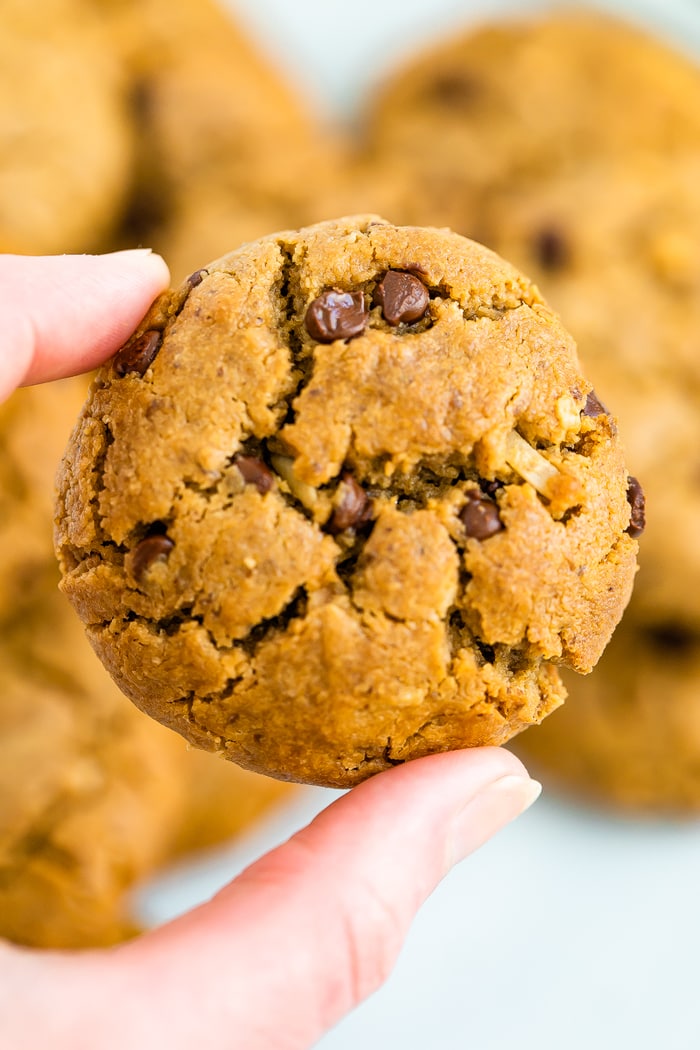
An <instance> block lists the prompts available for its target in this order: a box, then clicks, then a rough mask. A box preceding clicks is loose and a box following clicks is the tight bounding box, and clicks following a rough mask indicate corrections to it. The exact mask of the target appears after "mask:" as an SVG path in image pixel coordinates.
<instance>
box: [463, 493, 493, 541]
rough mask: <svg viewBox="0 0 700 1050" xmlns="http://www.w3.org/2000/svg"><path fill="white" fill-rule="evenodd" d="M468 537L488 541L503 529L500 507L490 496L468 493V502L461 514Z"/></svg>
mask: <svg viewBox="0 0 700 1050" xmlns="http://www.w3.org/2000/svg"><path fill="white" fill-rule="evenodd" d="M459 517H460V520H461V522H462V524H463V525H464V529H465V532H466V534H467V536H470V537H473V538H474V539H476V540H487V539H488V538H489V536H494V535H495V534H496V533H497V532H500V531H501V529H502V528H503V522H502V521H501V518H500V515H499V513H498V506H497V505H496V503H494V501H493V500H492V499H489V498H488V496H481V495H479V493H478V492H474V491H471V492H468V493H467V502H466V503H465V504H464V506H463V507H462V509H461V510H460V512H459Z"/></svg>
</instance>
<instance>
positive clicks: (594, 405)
mask: <svg viewBox="0 0 700 1050" xmlns="http://www.w3.org/2000/svg"><path fill="white" fill-rule="evenodd" d="M583 414H584V416H607V415H608V410H607V408H606V407H605V405H604V404H603V403H602V401H599V400H598V396H597V394H596V392H595V390H591V392H590V394H589V395H588V397H587V398H586V404H585V405H584V407H583Z"/></svg>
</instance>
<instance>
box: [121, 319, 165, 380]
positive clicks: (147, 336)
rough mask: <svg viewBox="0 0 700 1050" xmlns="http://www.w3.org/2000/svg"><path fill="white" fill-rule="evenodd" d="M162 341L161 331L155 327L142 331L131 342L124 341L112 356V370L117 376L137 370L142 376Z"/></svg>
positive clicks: (154, 357) (152, 360)
mask: <svg viewBox="0 0 700 1050" xmlns="http://www.w3.org/2000/svg"><path fill="white" fill-rule="evenodd" d="M162 341H163V333H162V332H159V331H157V330H156V329H155V328H152V329H150V331H148V332H144V333H143V334H142V335H140V336H139V337H138V339H134V341H133V342H131V343H126V345H125V346H123V347H122V348H121V350H117V353H116V354H115V357H114V371H115V372H116V373H117V375H118V376H125V375H127V373H129V372H137V373H138V375H140V376H142V375H145V373H146V372H147V371H148V368H149V366H150V365H151V364H152V363H153V362H154V361H155V359H156V355H157V353H158V351H159V350H160V344H161V342H162Z"/></svg>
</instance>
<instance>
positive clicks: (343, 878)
mask: <svg viewBox="0 0 700 1050" xmlns="http://www.w3.org/2000/svg"><path fill="white" fill-rule="evenodd" d="M167 279H168V275H167V269H166V267H165V265H164V263H163V261H162V260H161V259H159V258H158V256H154V255H150V254H149V253H147V252H141V251H138V252H118V253H115V254H112V255H106V256H97V257H90V256H74V257H71V256H56V257H51V258H42V259H32V258H28V257H20V256H4V257H0V303H1V304H2V317H3V322H2V324H3V335H4V339H3V345H2V348H1V349H0V355H1V356H0V398H2V397H5V396H7V395H9V393H10V392H11V391H12V389H14V387H15V386H17V385H20V384H23V383H32V382H43V381H46V380H49V379H54V378H57V377H59V376H61V375H70V374H74V373H76V372H81V371H85V370H88V369H90V368H92V367H94V366H96V365H97V364H98V363H99V362H101V361H102V360H104V359H106V358H107V357H108V356H109V355H110V354H112V353H113V352H114V351H115V350H116V349H117V348H118V347H119V346H120V344H121V343H122V342H123V341H124V340H125V338H126V337H127V336H128V335H129V334H130V332H131V331H132V330H133V329H134V328H135V327H136V325H137V324H138V322H139V320H140V319H141V317H142V316H143V314H144V313H145V311H146V309H147V308H148V306H149V305H150V303H151V301H152V299H153V298H154V297H155V295H156V294H157V293H158V292H159V291H160V290H161V289H162V288H163V287H164V286H165V284H166V282H167ZM20 789H21V786H20ZM538 794H539V785H538V784H537V783H536V782H535V781H532V780H530V779H529V777H528V775H527V772H526V771H525V769H524V767H523V766H522V764H521V763H520V762H519V761H518V759H517V758H515V756H513V755H512V754H510V753H509V752H508V751H504V750H502V749H499V748H479V749H472V750H470V751H459V752H452V753H448V754H442V755H434V756H431V757H429V758H423V759H419V760H417V761H414V762H410V763H408V764H406V765H403V766H396V767H395V768H393V769H390V770H388V771H387V772H385V773H381V774H379V775H378V776H375V777H373V778H372V779H371V780H368V781H366V782H365V783H363V784H361V785H360V786H359V787H357V788H354V789H353V790H352V791H350V792H348V793H347V794H345V795H343V796H341V797H340V798H339V799H338V800H337V801H335V802H334V803H333V804H332V805H331V806H329V807H328V809H326V810H325V811H324V812H323V813H321V814H320V815H319V816H318V817H317V818H316V819H315V820H314V821H313V822H312V823H311V824H310V825H309V826H308V827H307V828H305V829H303V830H302V831H301V832H299V833H298V834H297V835H295V836H294V837H293V838H292V839H290V841H289V842H287V843H285V844H284V845H283V846H280V847H279V848H278V849H276V850H274V851H273V852H272V853H269V854H268V855H267V856H265V857H263V858H262V859H261V860H259V861H258V862H257V863H256V864H254V865H252V866H251V867H250V868H249V869H248V870H247V871H245V872H244V873H243V874H242V875H241V876H240V877H239V878H237V879H236V880H235V881H234V882H232V883H231V884H230V885H228V886H227V887H226V888H225V889H223V890H222V891H221V892H220V893H219V894H217V896H216V897H214V899H213V900H211V901H210V902H209V903H207V904H205V905H202V906H201V907H199V908H196V909H195V910H194V911H191V912H190V913H189V914H187V915H185V916H183V917H181V918H179V919H176V920H175V921H174V922H170V923H168V924H167V925H165V926H163V927H161V928H159V929H157V930H153V931H151V932H150V933H146V934H145V935H143V936H142V937H140V938H139V939H137V940H135V941H132V942H129V943H127V944H124V945H121V946H119V947H117V948H112V949H106V950H104V949H103V950H93V951H85V952H59V951H34V950H27V949H23V948H18V947H16V946H14V945H10V944H7V943H4V942H0V1045H2V1047H3V1050H36V1048H37V1047H40V1046H41V1047H50V1048H51V1050H151V1048H154V1047H160V1046H168V1048H169V1050H191V1048H192V1047H196V1048H197V1050H210V1048H211V1050H214V1048H216V1050H234V1048H236V1050H238V1048H245V1050H303V1048H306V1047H309V1046H311V1045H312V1044H313V1043H314V1042H315V1041H316V1040H317V1039H318V1038H319V1037H320V1036H321V1035H322V1034H323V1032H324V1031H327V1030H328V1029H329V1028H330V1027H331V1026H332V1025H334V1024H335V1023H336V1021H338V1020H339V1019H340V1018H341V1017H342V1016H343V1015H344V1014H345V1013H346V1012H347V1011H348V1010H350V1009H352V1008H353V1007H354V1006H356V1005H357V1004H358V1003H360V1002H361V1001H362V1000H363V999H364V998H366V997H367V996H368V995H369V994H370V993H371V992H373V991H375V989H376V988H378V987H379V985H381V984H382V982H383V981H384V980H385V979H386V977H387V976H388V974H389V973H390V971H391V969H392V967H393V964H394V962H395V960H396V958H397V955H398V953H399V951H400V949H401V946H402V943H403V941H404V938H405V936H406V934H407V932H408V928H409V926H410V923H411V921H412V919H413V917H414V915H415V913H416V911H417V910H418V908H419V907H420V905H421V904H422V902H423V901H424V900H425V899H426V897H427V896H428V895H429V894H430V893H431V892H432V890H433V889H434V888H435V886H436V885H437V884H438V882H439V881H440V880H441V879H442V877H443V876H444V875H445V874H446V873H447V871H448V870H449V869H450V868H451V867H452V866H453V865H454V864H456V863H457V862H458V861H459V860H461V859H462V858H463V857H466V856H467V855H468V854H469V853H472V852H473V851H474V850H475V849H477V848H478V847H479V846H480V845H482V843H483V842H485V841H486V840H487V839H488V838H490V836H491V835H493V834H494V833H495V832H496V831H498V829H499V828H501V827H503V826H504V825H505V824H507V823H508V822H509V821H510V820H512V819H513V818H514V817H515V816H517V815H518V814H519V813H521V812H522V811H523V810H524V809H525V808H527V806H528V805H530V804H531V803H532V802H533V801H534V800H535V798H536V797H537V795H538Z"/></svg>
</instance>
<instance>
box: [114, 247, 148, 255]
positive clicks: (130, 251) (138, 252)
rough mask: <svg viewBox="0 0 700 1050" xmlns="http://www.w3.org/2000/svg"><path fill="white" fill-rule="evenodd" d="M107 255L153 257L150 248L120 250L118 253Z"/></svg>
mask: <svg viewBox="0 0 700 1050" xmlns="http://www.w3.org/2000/svg"><path fill="white" fill-rule="evenodd" d="M107 254H108V255H153V249H152V248H121V249H120V250H119V251H118V252H108V253H107Z"/></svg>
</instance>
